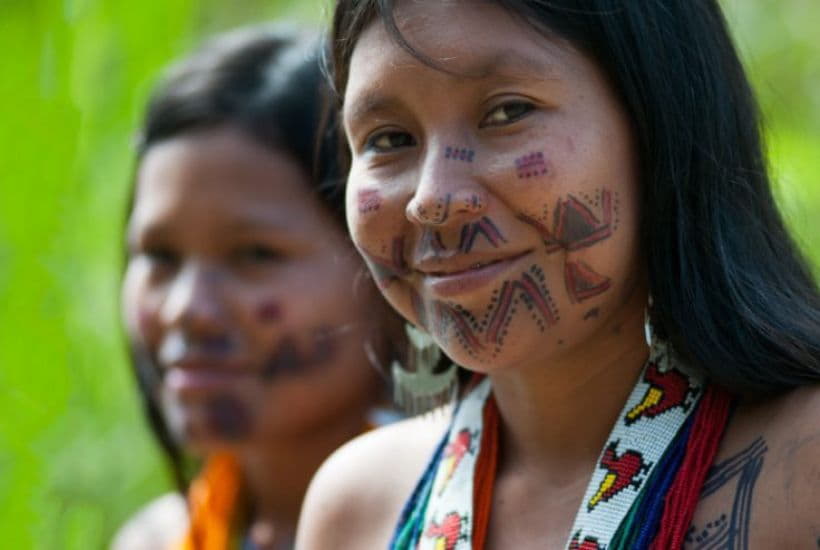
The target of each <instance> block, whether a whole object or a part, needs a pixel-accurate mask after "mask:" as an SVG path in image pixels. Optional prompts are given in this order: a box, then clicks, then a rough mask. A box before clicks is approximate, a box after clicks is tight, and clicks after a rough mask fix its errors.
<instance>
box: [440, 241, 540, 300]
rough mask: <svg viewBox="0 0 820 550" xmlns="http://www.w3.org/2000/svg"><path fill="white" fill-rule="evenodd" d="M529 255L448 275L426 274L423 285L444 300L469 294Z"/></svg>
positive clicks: (509, 258)
mask: <svg viewBox="0 0 820 550" xmlns="http://www.w3.org/2000/svg"><path fill="white" fill-rule="evenodd" d="M529 253H530V251H526V252H522V253H520V254H516V255H514V256H508V257H506V258H499V259H496V260H491V261H484V262H481V263H480V264H477V265H475V266H474V267H470V268H467V269H463V270H459V271H452V272H449V273H445V272H427V273H425V274H424V280H425V284H426V286H427V287H428V288H429V290H430V291H431V292H432V293H434V294H437V295H438V296H441V297H444V298H447V297H451V296H456V295H458V294H463V293H465V292H470V291H472V290H476V289H478V288H480V287H482V286H484V285H486V284H487V283H490V282H492V281H493V280H494V279H495V278H496V277H498V276H499V275H500V274H502V273H503V272H505V271H506V270H507V269H509V268H510V267H512V266H513V265H514V264H515V263H516V262H517V261H518V260H520V259H521V258H523V257H524V256H526V255H527V254H529Z"/></svg>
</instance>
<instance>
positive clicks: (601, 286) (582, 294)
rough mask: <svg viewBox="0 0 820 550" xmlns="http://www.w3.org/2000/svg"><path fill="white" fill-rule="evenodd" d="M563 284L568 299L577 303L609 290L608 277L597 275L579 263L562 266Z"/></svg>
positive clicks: (582, 263)
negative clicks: (564, 284)
mask: <svg viewBox="0 0 820 550" xmlns="http://www.w3.org/2000/svg"><path fill="white" fill-rule="evenodd" d="M564 282H565V283H566V286H567V293H569V297H570V299H571V300H572V301H573V302H575V303H577V302H583V301H584V300H586V299H588V298H592V297H593V296H598V295H599V294H601V293H602V292H604V291H606V290H608V289H609V287H610V285H611V281H610V279H609V277H606V276H604V275H601V274H599V273H597V272H596V271H595V270H594V269H592V268H591V267H590V266H588V265H587V264H585V263H584V262H581V261H575V262H567V263H566V265H565V266H564Z"/></svg>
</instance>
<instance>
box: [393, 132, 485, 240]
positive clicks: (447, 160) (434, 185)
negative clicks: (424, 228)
mask: <svg viewBox="0 0 820 550" xmlns="http://www.w3.org/2000/svg"><path fill="white" fill-rule="evenodd" d="M474 158H475V153H474V152H473V151H471V150H467V149H458V148H453V147H447V148H445V150H444V153H443V154H439V155H438V158H433V159H431V160H429V161H428V162H426V163H425V166H424V167H423V168H422V174H421V177H420V180H419V183H418V187H417V188H416V191H415V193H414V194H413V197H412V198H411V199H410V201H409V202H408V203H407V207H406V210H405V215H406V216H407V219H408V220H410V221H411V222H414V223H418V224H420V225H428V226H429V225H444V224H447V223H449V222H453V221H455V222H458V221H465V220H467V219H470V218H474V217H477V216H479V215H481V214H482V213H483V212H484V210H485V209H486V207H487V191H486V190H485V189H484V187H483V186H481V185H480V184H479V183H478V182H477V181H476V180H475V178H474V177H473V166H472V163H473V160H474Z"/></svg>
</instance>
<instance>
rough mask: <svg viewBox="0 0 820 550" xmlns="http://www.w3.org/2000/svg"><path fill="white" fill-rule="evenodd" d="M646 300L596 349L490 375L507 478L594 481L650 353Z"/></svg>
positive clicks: (604, 332) (607, 329)
mask: <svg viewBox="0 0 820 550" xmlns="http://www.w3.org/2000/svg"><path fill="white" fill-rule="evenodd" d="M640 294H641V293H634V294H633V297H632V299H631V301H633V302H634V303H633V304H631V305H630V304H627V307H626V308H625V309H624V310H623V311H625V313H624V314H623V315H621V316H619V317H618V318H617V319H613V321H612V322H610V323H608V324H606V325H604V326H603V327H602V329H601V331H600V333H599V334H598V335H597V336H596V337H594V338H590V339H588V341H594V342H595V345H589V344H588V343H585V344H583V345H579V346H577V347H576V348H575V349H573V350H571V351H570V352H568V353H566V354H565V355H563V356H562V357H559V358H555V359H554V360H551V361H550V362H549V364H548V365H545V364H543V363H541V364H537V365H536V364H533V365H526V366H523V368H517V369H515V370H510V371H508V372H500V373H494V374H492V375H491V377H492V380H493V393H494V395H495V399H496V402H497V404H498V409H499V413H500V416H501V450H502V454H501V456H500V458H501V462H500V469H501V470H502V471H503V470H508V469H509V470H515V471H518V472H521V471H527V472H532V473H534V474H535V475H538V476H539V477H540V478H541V481H542V482H544V483H550V484H553V485H554V486H561V485H564V484H567V483H572V482H573V480H574V479H577V478H578V477H579V476H580V477H583V478H586V477H588V476H589V472H590V469H591V468H592V467H593V464H594V462H595V460H597V458H598V455H599V454H600V452H601V448H602V446H603V445H604V443H605V442H606V438H607V437H608V436H609V433H610V431H611V429H612V426H613V425H614V423H615V421H616V419H617V416H618V414H619V413H620V412H621V410H622V408H623V405H624V403H625V401H626V400H627V398H628V396H629V393H630V392H631V390H632V388H633V387H634V385H635V382H636V380H637V378H638V376H639V374H640V371H641V368H642V366H643V365H644V363H645V361H646V359H647V357H648V354H649V350H648V348H647V346H646V342H645V340H644V335H643V322H644V314H643V307H642V306H641V304H642V303H645V298H643V299H641V297H640Z"/></svg>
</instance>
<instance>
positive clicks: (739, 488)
mask: <svg viewBox="0 0 820 550" xmlns="http://www.w3.org/2000/svg"><path fill="white" fill-rule="evenodd" d="M767 450H768V447H767V446H766V442H765V441H764V440H763V438H761V437H758V438H757V439H755V440H754V441H753V442H752V444H751V445H749V446H748V447H746V449H744V450H743V451H741V452H739V453H738V454H736V455H735V456H733V457H730V458H728V459H726V460H724V461H723V462H721V463H720V464H716V465H714V466H713V467H712V468H711V470H709V474H708V476H707V477H706V481H705V482H704V484H703V489H702V490H701V495H700V498H701V500H703V499H704V498H706V497H708V496H710V495H712V494H714V493H715V492H717V491H718V490H719V489H721V488H722V487H724V486H725V485H726V484H728V483H730V482H733V481H735V480H736V481H735V483H736V485H735V498H734V501H733V503H732V511H731V514H729V515H728V516H727V515H726V514H725V513H724V514H721V515H720V516H719V517H718V518H716V519H714V520H713V521H711V522H709V523H707V524H706V525H704V526H702V527H699V526H697V525H695V524H692V526H691V527H690V528H689V531H688V533H687V534H686V540H685V542H684V548H686V549H692V550H746V549H747V548H749V520H750V518H751V510H752V496H753V492H754V488H755V483H756V482H757V478H758V476H759V475H760V471H761V470H762V469H763V458H764V455H765V454H766V451H767Z"/></svg>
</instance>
